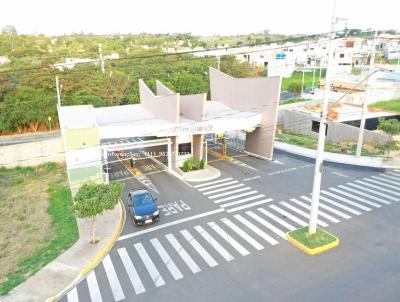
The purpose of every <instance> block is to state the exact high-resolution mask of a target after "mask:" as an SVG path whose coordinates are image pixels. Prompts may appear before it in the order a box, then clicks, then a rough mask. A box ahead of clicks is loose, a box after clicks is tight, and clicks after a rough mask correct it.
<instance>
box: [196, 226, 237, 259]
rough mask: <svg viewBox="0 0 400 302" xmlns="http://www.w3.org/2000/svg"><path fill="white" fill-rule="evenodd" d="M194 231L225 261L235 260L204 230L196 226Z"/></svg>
mask: <svg viewBox="0 0 400 302" xmlns="http://www.w3.org/2000/svg"><path fill="white" fill-rule="evenodd" d="M194 228H195V230H196V231H197V232H198V233H199V234H200V235H201V236H202V237H203V238H204V239H205V240H206V241H207V242H208V243H209V244H210V245H211V246H212V247H213V248H214V249H215V250H216V251H217V252H218V253H219V254H220V255H221V256H222V257H223V258H224V259H225V260H226V261H232V260H233V259H235V258H234V257H233V256H232V255H231V254H229V252H228V251H227V250H226V249H224V248H223V247H222V245H220V244H219V243H218V242H217V241H216V240H215V239H214V238H213V237H212V236H211V235H210V234H209V233H207V231H206V230H205V229H203V228H202V227H201V226H199V225H197V226H195V227H194Z"/></svg>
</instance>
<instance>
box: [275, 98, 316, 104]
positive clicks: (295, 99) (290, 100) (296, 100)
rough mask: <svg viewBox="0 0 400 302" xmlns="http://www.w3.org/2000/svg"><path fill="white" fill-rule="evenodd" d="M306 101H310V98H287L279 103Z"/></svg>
mask: <svg viewBox="0 0 400 302" xmlns="http://www.w3.org/2000/svg"><path fill="white" fill-rule="evenodd" d="M306 101H310V100H309V99H301V98H292V99H288V100H285V101H281V105H287V104H294V103H301V102H306Z"/></svg>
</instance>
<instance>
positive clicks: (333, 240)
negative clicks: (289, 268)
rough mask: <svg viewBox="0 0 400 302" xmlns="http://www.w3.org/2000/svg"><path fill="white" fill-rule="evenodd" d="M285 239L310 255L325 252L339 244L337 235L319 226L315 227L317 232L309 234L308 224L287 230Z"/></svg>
mask: <svg viewBox="0 0 400 302" xmlns="http://www.w3.org/2000/svg"><path fill="white" fill-rule="evenodd" d="M286 239H287V240H288V241H289V242H290V243H292V244H293V245H295V246H297V247H298V248H299V249H301V250H303V251H304V252H306V253H307V254H310V255H315V254H319V253H322V252H325V251H327V250H330V249H331V248H334V247H336V246H338V245H339V239H338V238H337V237H335V236H333V235H332V234H330V233H328V232H327V231H325V230H322V229H321V228H317V232H316V233H315V234H313V235H311V234H310V233H309V232H308V226H305V227H303V228H300V229H297V230H293V231H290V232H288V233H287V234H286Z"/></svg>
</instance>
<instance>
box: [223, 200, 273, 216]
mask: <svg viewBox="0 0 400 302" xmlns="http://www.w3.org/2000/svg"><path fill="white" fill-rule="evenodd" d="M270 201H272V198H267V199H264V200H260V201H256V202H252V203H248V204H245V205H242V206H239V207H236V208H230V209H228V210H226V211H227V212H228V213H233V212H236V211H240V210H243V209H247V208H251V207H254V206H258V205H260V204H264V203H267V202H270Z"/></svg>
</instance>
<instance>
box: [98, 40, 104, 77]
mask: <svg viewBox="0 0 400 302" xmlns="http://www.w3.org/2000/svg"><path fill="white" fill-rule="evenodd" d="M99 56H100V66H101V72H102V73H103V74H104V73H105V72H106V71H105V69H104V59H103V53H102V50H101V44H99Z"/></svg>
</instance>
